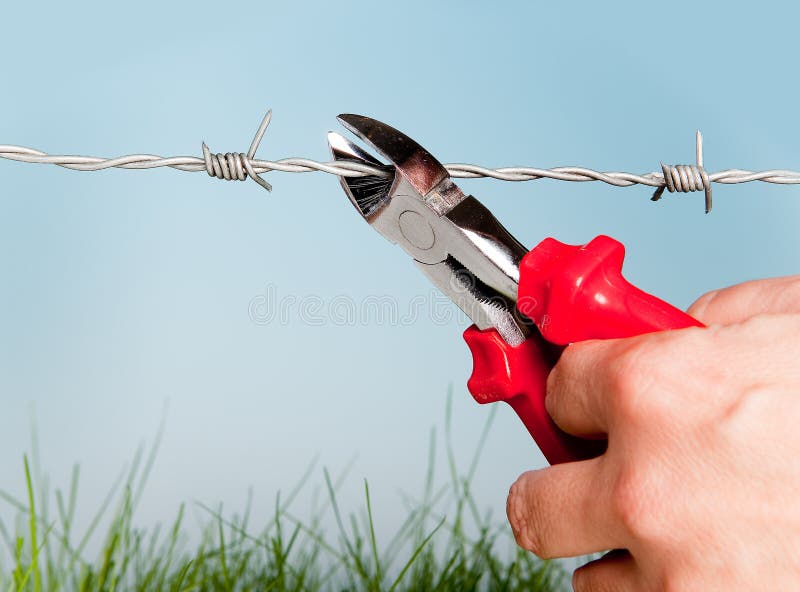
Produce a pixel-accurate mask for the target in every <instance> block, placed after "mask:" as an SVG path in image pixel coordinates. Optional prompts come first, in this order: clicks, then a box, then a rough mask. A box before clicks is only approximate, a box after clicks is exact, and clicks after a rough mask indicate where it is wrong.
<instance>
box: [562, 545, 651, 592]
mask: <svg viewBox="0 0 800 592" xmlns="http://www.w3.org/2000/svg"><path fill="white" fill-rule="evenodd" d="M572 589H573V590H574V591H575V592H629V591H631V592H632V591H633V590H640V589H641V586H640V582H639V577H638V572H637V570H636V563H635V562H634V560H633V557H631V555H630V554H629V553H628V552H627V551H622V550H619V551H611V552H610V553H607V554H606V555H604V556H603V557H601V558H600V559H596V560H594V561H590V562H589V563H587V564H586V565H584V566H583V567H579V568H578V569H576V570H575V573H573V574H572Z"/></svg>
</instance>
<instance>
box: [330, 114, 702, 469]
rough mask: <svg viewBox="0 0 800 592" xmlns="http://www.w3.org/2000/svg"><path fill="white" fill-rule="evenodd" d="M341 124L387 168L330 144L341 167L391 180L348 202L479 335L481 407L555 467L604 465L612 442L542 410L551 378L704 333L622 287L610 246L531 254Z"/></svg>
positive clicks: (349, 118)
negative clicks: (666, 333) (518, 423)
mask: <svg viewBox="0 0 800 592" xmlns="http://www.w3.org/2000/svg"><path fill="white" fill-rule="evenodd" d="M338 120H339V122H340V123H341V124H342V125H344V127H345V128H347V129H348V130H349V131H351V132H352V133H353V134H355V135H356V136H358V137H359V138H360V139H361V140H362V141H364V142H365V143H366V144H368V145H369V146H371V147H372V148H373V149H374V150H375V151H377V152H378V153H379V154H380V155H382V156H383V157H384V158H385V159H386V160H387V161H388V162H389V164H386V165H384V164H382V163H381V162H380V161H379V160H378V159H376V158H375V157H374V156H372V155H370V154H369V153H368V152H367V151H365V150H364V149H362V148H360V147H359V146H357V145H356V144H354V143H352V142H350V141H349V140H347V139H346V138H345V137H343V136H341V135H340V134H338V133H335V132H330V133H329V134H328V144H329V146H330V149H331V152H332V154H333V158H334V159H335V160H347V161H354V162H359V163H364V164H369V165H372V166H374V167H381V168H383V170H384V172H385V173H386V174H385V176H377V175H375V176H366V177H345V176H341V177H339V178H340V181H341V184H342V188H343V189H344V191H345V193H346V194H347V197H348V198H349V199H350V201H351V202H352V204H353V205H354V206H355V208H356V210H357V211H358V212H359V214H361V216H362V217H363V218H364V220H366V221H367V222H368V223H369V224H370V226H372V227H373V228H374V229H375V230H377V231H378V232H379V233H380V234H381V235H383V236H384V237H385V238H387V239H388V240H390V241H391V242H393V243H396V244H397V245H399V246H400V247H402V248H403V250H404V251H405V252H406V253H408V254H409V255H410V256H411V258H412V259H413V261H414V263H415V264H416V265H417V267H418V268H419V269H420V270H421V271H422V273H424V274H425V275H426V276H427V277H428V279H429V280H430V281H431V282H432V283H433V285H435V286H436V287H437V288H438V289H439V290H441V291H442V292H443V293H444V294H445V295H446V296H448V297H449V298H450V299H451V300H452V301H453V302H454V303H455V304H457V305H458V306H459V307H460V308H461V309H462V310H463V311H464V312H465V313H466V314H467V315H468V316H469V318H470V319H471V320H472V322H473V323H474V324H473V325H472V326H471V327H469V328H468V329H467V330H466V331H465V332H464V339H465V340H466V342H467V345H468V346H469V348H470V350H471V352H472V356H473V372H472V376H471V377H470V378H469V380H468V382H467V387H468V389H469V391H470V393H471V394H472V396H473V397H474V398H475V400H476V401H478V402H479V403H490V402H495V401H506V402H507V403H509V404H510V405H511V407H512V408H513V409H514V411H515V412H516V413H517V415H518V416H519V417H520V419H521V420H522V422H523V423H524V424H525V427H526V428H527V429H528V431H529V432H530V434H531V436H532V437H533V439H534V440H535V441H536V444H537V445H538V446H539V448H540V449H541V451H542V453H543V454H544V456H545V458H546V459H547V460H548V462H550V463H551V464H555V463H561V462H569V461H574V460H580V459H585V458H591V457H594V456H597V455H599V454H602V452H603V451H604V449H605V446H606V442H605V441H602V440H589V439H581V438H577V437H575V436H572V435H569V434H567V433H565V432H563V431H562V430H561V429H559V428H558V426H556V425H555V423H554V422H553V421H552V419H551V418H550V416H549V415H548V414H547V411H546V409H545V405H544V400H545V394H546V383H547V376H548V374H549V373H550V370H551V369H552V368H553V366H554V365H555V364H556V362H557V361H558V358H559V355H560V354H561V352H562V351H563V349H564V348H565V347H566V346H567V345H569V344H570V343H574V342H577V341H583V340H587V339H610V338H619V337H629V336H633V335H638V334H642V333H649V332H653V331H662V330H668V329H680V328H685V327H691V326H702V325H701V323H699V322H698V321H697V320H695V319H694V318H692V317H691V316H689V315H687V314H686V313H684V312H683V311H681V310H679V309H677V308H675V307H673V306H672V305H670V304H667V303H666V302H664V301H662V300H660V299H658V298H656V297H654V296H652V295H650V294H647V293H646V292H643V291H642V290H639V289H638V288H636V287H634V286H633V285H632V284H630V283H629V282H628V281H627V280H625V279H624V278H623V277H622V261H623V258H624V254H625V249H624V247H623V245H622V244H621V243H620V242H618V241H616V240H614V239H612V238H610V237H608V236H603V235H601V236H598V237H596V238H594V239H593V240H591V241H590V242H588V243H587V244H585V245H567V244H564V243H561V242H559V241H557V240H555V239H553V238H546V239H544V240H543V241H542V242H540V243H539V244H538V245H537V246H535V247H534V248H533V249H531V250H530V251H529V250H528V249H526V248H525V247H524V246H523V245H522V244H521V243H520V242H519V241H517V240H516V239H515V238H514V237H513V236H512V235H511V234H510V233H509V232H508V231H507V230H506V229H505V228H504V227H503V225H502V224H500V222H499V221H498V220H497V219H496V218H495V217H494V216H493V215H492V213H491V212H490V211H489V210H488V209H487V208H486V207H485V206H484V205H482V204H481V203H480V202H479V201H478V200H477V199H476V198H475V197H472V196H471V195H466V194H465V193H464V192H463V191H461V189H459V187H458V186H457V185H456V184H455V183H453V180H452V179H451V178H450V176H449V174H448V173H447V170H446V169H445V168H444V167H443V166H442V165H441V164H440V163H439V161H437V160H436V159H435V158H434V157H433V156H432V155H431V154H430V153H429V152H428V151H427V150H425V149H424V148H423V147H422V146H420V145H419V144H418V143H417V142H415V141H414V140H412V139H411V138H409V137H408V136H406V135H405V134H403V133H402V132H399V131H398V130H396V129H394V128H392V127H390V126H388V125H386V124H385V123H381V122H380V121H376V120H374V119H371V118H369V117H364V116H361V115H340V116H339V117H338Z"/></svg>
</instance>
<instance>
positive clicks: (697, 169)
mask: <svg viewBox="0 0 800 592" xmlns="http://www.w3.org/2000/svg"><path fill="white" fill-rule="evenodd" d="M695 153H696V160H697V164H664V163H663V162H662V163H661V172H662V175H663V178H664V184H663V185H661V187H659V188H657V189H656V190H655V191H654V192H653V197H651V198H650V199H651V200H652V201H658V200H659V199H661V196H662V195H663V193H664V189H667V190H669V192H670V193H674V192H675V191H681V192H683V193H688V192H690V191H700V190H701V189H702V190H703V191H705V195H706V202H705V203H706V214H708V213H709V212H710V211H711V181H710V179H709V177H708V173H706V170H705V169H704V168H703V135H702V134H701V133H700V130H697V133H696V135H695Z"/></svg>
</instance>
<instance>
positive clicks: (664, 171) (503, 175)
mask: <svg viewBox="0 0 800 592" xmlns="http://www.w3.org/2000/svg"><path fill="white" fill-rule="evenodd" d="M271 119H272V111H271V110H269V111H267V114H266V115H265V116H264V119H263V120H262V122H261V125H260V126H259V128H258V130H257V131H256V134H255V136H254V137H253V141H252V143H251V145H250V149H249V150H248V151H247V153H244V152H227V153H212V152H211V151H210V150H209V149H208V147H207V146H206V144H205V143H203V145H202V148H203V157H202V158H200V157H196V156H171V157H164V156H158V155H155V154H129V155H126V156H119V157H116V158H102V157H97V156H70V155H52V154H47V153H46V152H41V151H39V150H35V149H33V148H27V147H25V146H15V145H8V144H0V158H4V159H7V160H15V161H20V162H29V163H42V164H54V165H57V166H60V167H64V168H67V169H72V170H76V171H100V170H104V169H110V168H122V169H152V168H157V167H169V168H173V169H177V170H180V171H188V172H200V171H205V172H206V173H207V174H208V175H210V176H211V177H216V178H219V179H224V180H228V181H232V180H237V181H244V180H246V179H247V178H248V177H250V178H251V179H253V180H254V181H255V182H256V183H258V184H259V185H261V186H262V187H264V188H265V189H267V190H268V191H269V190H271V186H270V184H269V183H268V182H267V181H266V180H265V179H263V178H262V177H261V175H263V174H264V173H268V172H270V171H280V172H285V173H308V172H315V171H318V172H324V173H329V174H332V175H338V176H342V177H363V176H378V177H387V176H389V175H390V173H388V172H387V171H386V169H385V168H380V167H376V166H372V165H370V164H365V163H359V162H354V161H353V162H349V161H342V160H337V161H331V162H320V161H317V160H313V159H309V158H283V159H281V160H261V159H256V158H255V153H256V151H257V150H258V147H259V145H260V143H261V140H262V139H263V137H264V134H265V133H266V130H267V127H268V126H269V123H270V121H271ZM444 167H445V168H446V169H447V171H448V173H449V174H450V176H451V177H453V178H460V179H474V178H492V179H498V180H500V181H515V182H522V181H535V180H537V179H554V180H557V181H573V182H588V181H600V182H602V183H607V184H609V185H613V186H615V187H630V186H632V185H646V186H649V187H654V188H655V192H654V193H653V196H652V198H651V199H652V200H653V201H656V200H658V199H660V198H661V196H662V194H663V192H664V191H665V190H667V191H669V192H675V191H680V192H690V191H700V190H702V191H704V193H705V206H706V212H709V211H710V210H711V183H722V184H726V185H728V184H734V183H749V182H751V181H762V182H764V183H776V184H781V185H792V184H800V172H798V171H791V170H784V169H771V170H764V171H749V170H744V169H725V170H721V171H717V172H715V173H707V172H706V171H705V169H704V168H703V139H702V135H701V134H700V132H699V131H698V132H697V135H696V164H692V165H668V164H664V163H661V172H652V173H643V174H635V173H626V172H620V171H602V172H601V171H595V170H593V169H590V168H586V167H577V166H567V167H553V168H536V167H527V166H515V167H500V168H490V167H484V166H480V165H475V164H465V163H452V164H445V165H444Z"/></svg>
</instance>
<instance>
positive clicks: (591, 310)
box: [464, 235, 703, 464]
mask: <svg viewBox="0 0 800 592" xmlns="http://www.w3.org/2000/svg"><path fill="white" fill-rule="evenodd" d="M624 256H625V248H624V247H623V245H622V243H620V242H618V241H616V240H614V239H612V238H610V237H608V236H602V235H601V236H598V237H596V238H595V239H594V240H592V241H591V242H589V243H588V244H586V245H582V246H575V245H567V244H564V243H561V242H559V241H557V240H555V239H552V238H548V239H545V240H544V241H542V242H541V243H539V244H538V245H537V246H536V247H535V248H533V249H532V250H531V251H530V252H528V254H527V255H526V256H525V257H524V258H523V260H522V263H521V265H520V281H519V297H518V299H517V309H518V310H519V312H521V313H522V314H523V315H525V316H526V317H527V318H529V319H531V320H532V321H533V322H534V323H535V324H536V326H537V327H538V332H536V331H534V332H533V333H532V334H531V335H530V336H529V337H528V338H527V339H526V340H525V341H524V342H522V343H521V344H520V345H517V346H512V345H509V344H508V343H507V342H506V341H505V340H503V339H502V337H500V335H499V334H498V333H497V331H496V330H494V329H486V330H480V329H478V328H477V327H475V326H474V325H473V326H472V327H470V328H469V329H467V330H466V331H465V332H464V339H465V340H466V342H467V345H468V346H469V348H470V350H471V351H472V355H473V363H474V369H473V372H472V376H471V378H470V379H469V381H468V382H467V387H468V388H469V391H470V393H472V396H473V397H474V398H475V400H476V401H478V402H479V403H490V402H494V401H505V402H507V403H508V404H509V405H511V407H512V408H513V409H514V411H516V413H517V415H518V416H519V417H520V419H521V420H522V422H523V423H524V424H525V427H526V428H527V429H528V431H529V432H530V434H531V436H532V437H533V439H534V440H535V441H536V444H537V445H538V446H539V448H540V449H541V451H542V453H543V454H544V456H545V458H546V459H547V460H548V462H550V464H556V463H562V462H569V461H575V460H582V459H586V458H591V457H594V456H598V455H599V454H602V453H603V451H604V450H605V446H606V442H605V441H603V440H587V439H581V438H577V437H575V436H571V435H569V434H567V433H565V432H563V431H562V430H561V429H560V428H559V427H558V426H556V425H555V423H554V422H553V420H552V419H551V418H550V416H549V415H548V413H547V410H546V409H545V404H544V401H545V395H546V385H547V377H548V375H549V373H550V370H551V369H552V368H553V366H554V365H555V364H556V363H557V361H558V358H559V356H560V354H561V352H562V351H563V349H564V348H565V347H566V346H567V345H569V344H570V343H574V342H578V341H584V340H587V339H613V338H622V337H631V336H634V335H640V334H644V333H651V332H654V331H664V330H668V329H683V328H687V327H701V326H703V325H702V323H700V322H699V321H697V320H696V319H694V318H692V317H691V316H689V315H688V314H686V313H685V312H683V311H681V310H679V309H678V308H675V307H674V306H672V305H670V304H668V303H666V302H664V301H663V300H660V299H658V298H656V297H654V296H652V295H650V294H648V293H646V292H643V291H642V290H640V289H638V288H636V287H635V286H633V285H632V284H630V283H629V282H628V281H627V280H626V279H625V278H624V277H622V261H623V259H624Z"/></svg>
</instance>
